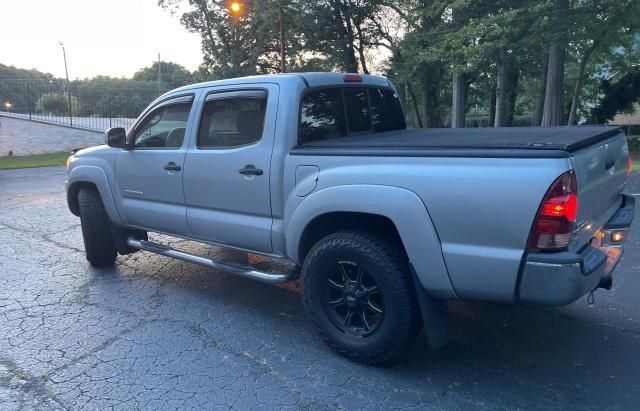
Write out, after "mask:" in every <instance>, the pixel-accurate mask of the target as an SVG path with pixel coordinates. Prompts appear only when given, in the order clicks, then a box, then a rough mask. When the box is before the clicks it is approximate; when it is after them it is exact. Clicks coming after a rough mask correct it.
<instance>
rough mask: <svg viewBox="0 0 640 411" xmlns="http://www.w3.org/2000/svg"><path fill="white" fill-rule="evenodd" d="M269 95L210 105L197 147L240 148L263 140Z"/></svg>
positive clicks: (205, 110)
mask: <svg viewBox="0 0 640 411" xmlns="http://www.w3.org/2000/svg"><path fill="white" fill-rule="evenodd" d="M266 105H267V97H266V93H259V94H257V95H255V96H239V97H229V98H219V99H214V100H210V101H207V103H206V104H205V106H204V110H203V112H202V120H201V121H200V130H199V132H198V147H201V148H219V147H238V146H245V145H249V144H253V143H256V142H258V141H259V140H260V139H261V138H262V129H263V126H264V116H265V112H266Z"/></svg>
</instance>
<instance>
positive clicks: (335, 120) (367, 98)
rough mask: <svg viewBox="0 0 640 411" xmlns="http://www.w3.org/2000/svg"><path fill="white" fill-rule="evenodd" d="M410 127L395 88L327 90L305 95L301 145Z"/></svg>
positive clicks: (302, 105)
mask: <svg viewBox="0 0 640 411" xmlns="http://www.w3.org/2000/svg"><path fill="white" fill-rule="evenodd" d="M406 127H407V126H406V123H405V119H404V113H403V111H402V106H401V104H400V99H399V98H398V95H397V94H396V93H395V92H394V91H393V90H391V89H386V88H377V87H344V88H337V87H336V88H327V89H322V90H316V91H312V92H310V93H307V94H306V95H305V96H304V98H303V100H302V104H301V113H300V129H299V143H300V144H304V143H308V142H312V141H318V140H331V139H335V138H340V137H345V136H347V135H349V134H353V133H363V132H364V133H366V132H376V133H377V132H383V131H390V130H399V129H404V128H406Z"/></svg>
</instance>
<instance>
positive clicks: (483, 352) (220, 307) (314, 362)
mask: <svg viewBox="0 0 640 411" xmlns="http://www.w3.org/2000/svg"><path fill="white" fill-rule="evenodd" d="M64 178H65V170H64V168H59V167H58V168H41V169H31V170H12V171H2V172H0V409H3V410H7V409H8V410H12V409H54V410H55V409H104V408H118V409H139V408H143V409H175V408H207V409H227V408H235V409H276V408H277V409H313V410H316V409H341V408H344V409H400V408H403V409H405V408H406V409H535V410H539V409H624V410H626V409H638V408H640V309H639V308H638V304H637V302H638V295H640V279H639V278H638V274H639V272H640V253H639V252H638V242H639V241H640V235H638V231H639V228H638V223H637V222H636V223H634V225H633V227H632V232H631V236H630V238H629V240H628V242H627V248H626V254H625V256H624V259H623V261H622V262H621V264H620V265H619V267H618V268H617V271H616V277H615V281H614V289H613V290H611V291H609V292H607V291H603V290H600V291H597V292H596V294H595V304H594V305H592V306H590V305H588V304H587V302H586V299H581V300H580V301H578V302H576V303H574V304H572V305H569V306H567V307H563V308H553V309H541V308H531V307H524V306H511V305H500V304H489V303H480V302H452V303H450V308H451V312H452V315H451V319H452V329H453V337H452V341H451V342H450V343H449V344H448V345H447V346H446V347H445V348H443V349H441V350H439V351H436V352H433V351H430V350H429V349H428V348H427V347H426V345H425V343H424V342H423V341H422V340H418V341H416V343H415V344H414V345H413V346H412V347H411V348H410V349H409V350H408V351H407V352H406V353H405V354H404V355H403V356H402V358H400V359H399V360H398V361H397V362H396V363H395V364H394V365H391V366H387V367H382V368H381V367H370V366H364V365H359V364H356V363H352V362H349V361H348V360H345V359H343V358H341V357H339V356H337V355H335V354H333V352H331V351H330V350H329V349H328V348H327V346H325V344H324V343H323V342H322V341H321V340H320V338H319V337H318V336H317V335H316V333H315V330H314V329H313V327H312V326H311V324H310V323H309V321H308V319H307V317H306V315H305V314H304V311H303V307H302V302H301V298H300V295H299V292H298V289H297V285H296V284H293V285H290V286H287V287H278V286H269V285H265V284H261V283H257V282H252V281H250V280H245V279H242V278H237V277H233V276H231V275H228V274H224V273H221V272H216V271H213V270H209V269H205V268H202V267H199V266H195V265H190V264H188V263H183V262H180V261H175V260H171V259H168V258H166V257H162V256H157V255H153V254H149V253H144V252H139V253H136V254H133V255H131V256H127V257H119V258H118V261H117V264H116V266H115V267H114V268H110V269H94V268H91V267H90V266H89V264H88V263H87V262H86V260H85V258H84V254H83V251H82V250H83V245H82V237H81V232H80V225H79V219H78V218H77V217H75V216H73V215H71V213H70V212H69V211H68V210H67V208H66V202H65V196H64ZM627 190H628V191H630V192H632V193H640V175H638V174H635V175H633V176H632V177H631V181H630V183H629V184H628V187H627ZM636 221H637V220H636ZM167 240H168V241H171V242H173V243H174V244H175V243H180V244H179V245H180V247H181V248H185V249H190V250H193V251H198V252H202V253H207V252H208V253H209V254H211V255H217V256H219V257H222V258H227V259H234V260H247V259H248V260H250V261H252V262H253V263H255V264H258V265H263V266H264V265H266V266H271V265H277V263H274V262H272V261H268V260H264V259H261V258H257V257H255V256H248V255H246V254H243V253H238V252H229V251H225V250H222V249H218V248H208V247H203V246H201V245H198V244H194V243H190V242H186V241H183V240H176V239H170V238H168V239H167V238H165V241H167Z"/></svg>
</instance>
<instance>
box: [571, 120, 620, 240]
mask: <svg viewBox="0 0 640 411" xmlns="http://www.w3.org/2000/svg"><path fill="white" fill-rule="evenodd" d="M628 157H629V149H628V146H627V139H626V137H625V135H624V133H622V132H620V133H619V134H618V135H616V136H614V137H612V138H609V139H607V140H605V141H604V142H600V143H597V144H594V145H592V146H589V147H586V148H583V149H582V150H580V151H577V152H576V153H575V154H574V155H573V159H572V161H573V167H574V169H575V172H576V179H577V182H578V198H579V202H578V217H577V221H576V226H577V232H576V234H577V243H578V246H582V245H584V244H586V242H587V241H589V240H590V239H591V237H592V236H593V234H594V232H595V231H596V230H597V229H599V228H601V227H602V225H603V224H604V223H605V222H606V221H608V220H609V218H611V216H612V215H613V213H615V211H616V210H617V209H618V207H619V206H620V202H621V197H620V192H621V191H622V185H623V184H624V182H625V181H626V178H627V160H628Z"/></svg>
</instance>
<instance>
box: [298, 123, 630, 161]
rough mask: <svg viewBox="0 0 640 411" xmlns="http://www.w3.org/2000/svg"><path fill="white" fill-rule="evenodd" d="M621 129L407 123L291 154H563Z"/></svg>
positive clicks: (324, 142)
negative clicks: (419, 126)
mask: <svg viewBox="0 0 640 411" xmlns="http://www.w3.org/2000/svg"><path fill="white" fill-rule="evenodd" d="M621 132H622V130H621V128H620V127H612V126H572V127H566V126H564V127H498V128H493V127H490V128H458V129H452V128H430V129H426V128H423V129H406V130H396V131H388V132H384V133H365V134H359V135H354V136H349V137H343V138H337V139H331V140H319V141H313V142H308V143H305V144H303V145H300V146H298V147H296V148H295V149H293V150H292V151H291V154H293V155H382V156H455V155H459V156H473V157H475V156H497V157H503V156H504V157H512V156H514V157H519V156H522V157H566V156H568V155H569V153H572V152H575V151H577V150H579V149H581V148H584V147H587V146H589V145H591V144H594V143H597V142H599V141H603V140H605V139H607V138H609V137H612V136H614V135H616V134H618V133H621Z"/></svg>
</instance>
